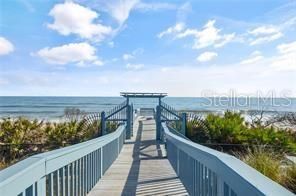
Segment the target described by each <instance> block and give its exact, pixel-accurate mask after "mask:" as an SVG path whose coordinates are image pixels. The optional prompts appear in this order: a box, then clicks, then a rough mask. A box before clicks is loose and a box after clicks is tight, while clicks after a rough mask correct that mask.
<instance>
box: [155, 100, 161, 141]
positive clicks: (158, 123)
mask: <svg viewBox="0 0 296 196" xmlns="http://www.w3.org/2000/svg"><path fill="white" fill-rule="evenodd" d="M160 132H161V108H160V106H159V105H158V106H156V140H160V139H161V138H160V135H161V133H160Z"/></svg>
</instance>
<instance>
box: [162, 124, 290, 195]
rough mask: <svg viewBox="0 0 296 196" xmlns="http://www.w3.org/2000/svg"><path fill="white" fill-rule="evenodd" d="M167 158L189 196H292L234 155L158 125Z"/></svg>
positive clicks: (164, 125)
mask: <svg viewBox="0 0 296 196" xmlns="http://www.w3.org/2000/svg"><path fill="white" fill-rule="evenodd" d="M162 129H163V132H164V137H165V141H166V146H167V156H168V159H169V161H170V163H171V165H172V166H173V168H174V170H175V171H176V173H177V175H178V176H179V177H180V179H181V181H182V182H183V184H184V186H185V187H186V189H187V191H188V192H189V194H190V195H225V196H226V195H227V196H229V195H275V196H278V195H285V196H286V195H287V196H288V195H293V193H291V192H289V191H288V190H287V189H285V188H284V187H282V186H281V185H279V184H277V183H276V182H274V181H272V180H271V179H269V178H267V177H266V176H264V175H263V174H261V173H260V172H258V171H256V170H255V169H253V168H252V167H250V166H248V165H247V164H245V163H244V162H242V161H240V160H239V159H237V158H235V157H234V156H231V155H228V154H225V153H222V152H219V151H216V150H213V149H210V148H208V147H205V146H202V145H199V144H196V143H194V142H191V141H188V140H186V139H184V138H182V137H180V136H177V135H176V134H173V133H172V132H171V131H170V129H169V128H168V127H167V125H166V123H162Z"/></svg>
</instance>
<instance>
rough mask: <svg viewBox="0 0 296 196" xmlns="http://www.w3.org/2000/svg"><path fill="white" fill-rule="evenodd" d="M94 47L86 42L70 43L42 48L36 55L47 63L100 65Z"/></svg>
mask: <svg viewBox="0 0 296 196" xmlns="http://www.w3.org/2000/svg"><path fill="white" fill-rule="evenodd" d="M95 53H96V48H94V47H93V46H91V45H89V44H88V43H86V42H82V43H70V44H67V45H62V46H58V47H53V48H43V49H41V50H39V51H38V52H37V53H36V55H37V56H39V57H41V58H42V59H44V60H45V61H46V62H47V63H50V64H58V65H64V64H68V63H76V64H77V65H78V66H86V64H94V65H102V64H103V63H102V62H101V61H100V60H98V57H97V56H96V54H95Z"/></svg>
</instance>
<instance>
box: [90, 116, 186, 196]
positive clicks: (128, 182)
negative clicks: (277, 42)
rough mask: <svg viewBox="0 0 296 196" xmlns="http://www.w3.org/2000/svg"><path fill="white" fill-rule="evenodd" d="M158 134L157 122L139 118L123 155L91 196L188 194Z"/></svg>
mask: <svg viewBox="0 0 296 196" xmlns="http://www.w3.org/2000/svg"><path fill="white" fill-rule="evenodd" d="M155 134H156V133H155V120H154V119H152V118H146V117H139V118H138V121H136V123H135V124H134V137H132V138H131V139H130V140H126V144H125V145H124V147H123V149H122V151H121V153H120V155H119V156H118V158H117V159H116V161H115V162H114V163H113V164H112V165H111V167H110V168H109V169H108V170H107V172H106V173H105V175H104V176H103V177H102V179H100V181H99V182H98V183H97V184H96V185H95V187H94V188H93V189H92V190H91V192H90V193H89V196H94V195H108V196H111V195H129V196H130V195H188V194H187V192H186V190H185V188H184V186H183V184H182V183H181V181H180V180H179V178H178V177H177V175H176V173H175V171H174V170H173V168H172V166H171V164H170V163H169V161H168V160H167V159H166V152H165V149H164V146H163V145H162V144H160V143H159V142H157V141H156V140H155Z"/></svg>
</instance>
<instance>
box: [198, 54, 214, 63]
mask: <svg viewBox="0 0 296 196" xmlns="http://www.w3.org/2000/svg"><path fill="white" fill-rule="evenodd" d="M217 56H218V54H217V53H216V52H204V53H202V54H200V55H199V56H198V57H197V59H196V60H198V61H199V62H207V61H211V60H213V59H214V58H215V57H217Z"/></svg>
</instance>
